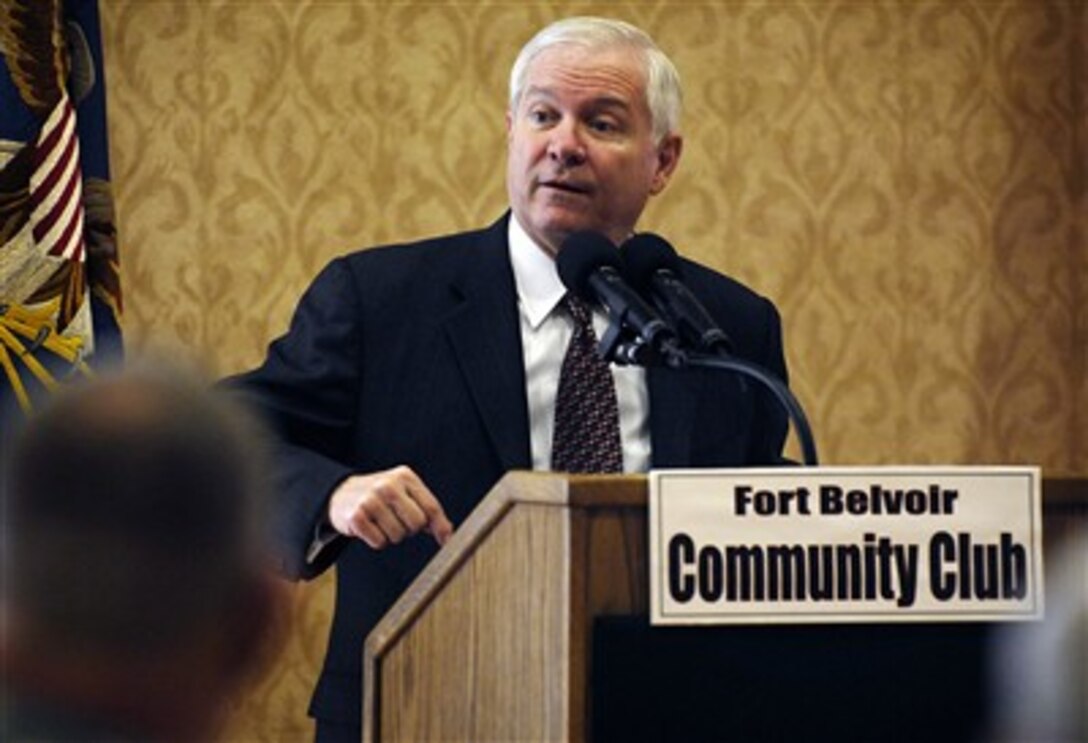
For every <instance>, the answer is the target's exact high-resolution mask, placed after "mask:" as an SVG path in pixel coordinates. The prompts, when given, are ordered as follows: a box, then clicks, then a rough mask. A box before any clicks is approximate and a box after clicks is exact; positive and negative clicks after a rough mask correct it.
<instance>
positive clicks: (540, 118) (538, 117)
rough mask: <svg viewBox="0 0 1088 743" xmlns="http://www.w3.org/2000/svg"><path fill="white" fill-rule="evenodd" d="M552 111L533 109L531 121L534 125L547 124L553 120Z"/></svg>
mask: <svg viewBox="0 0 1088 743" xmlns="http://www.w3.org/2000/svg"><path fill="white" fill-rule="evenodd" d="M552 118H553V117H552V114H551V112H550V111H547V110H544V109H539V108H538V109H532V110H530V111H529V121H530V122H531V123H533V124H547V123H548V122H549V121H551V120H552Z"/></svg>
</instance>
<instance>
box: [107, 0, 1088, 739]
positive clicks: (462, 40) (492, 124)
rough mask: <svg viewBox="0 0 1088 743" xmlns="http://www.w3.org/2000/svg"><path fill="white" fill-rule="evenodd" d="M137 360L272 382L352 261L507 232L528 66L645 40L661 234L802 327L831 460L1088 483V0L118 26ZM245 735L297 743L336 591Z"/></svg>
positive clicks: (614, 7)
mask: <svg viewBox="0 0 1088 743" xmlns="http://www.w3.org/2000/svg"><path fill="white" fill-rule="evenodd" d="M101 11H102V16H103V25H104V34H105V48H106V62H107V79H108V85H109V89H108V92H109V105H110V136H111V138H112V139H111V153H112V164H113V169H114V173H113V178H114V184H115V188H116V197H117V202H118V204H117V205H118V221H119V229H120V239H121V251H122V271H123V282H124V289H125V292H126V315H125V317H124V329H125V333H126V341H127V344H128V346H129V348H130V349H131V350H132V352H135V353H156V354H163V353H167V354H171V355H175V356H177V357H179V358H183V359H186V360H187V361H191V362H193V363H197V364H199V365H201V366H203V367H204V368H205V369H206V370H207V371H208V372H209V373H210V374H216V375H218V374H225V373H228V372H233V371H236V370H240V369H243V368H246V367H249V366H252V365H253V364H255V363H257V362H258V361H259V360H260V358H261V357H262V354H263V350H264V347H265V345H266V344H267V342H268V341H269V340H270V339H271V338H273V337H274V336H275V335H277V334H279V333H280V332H282V330H283V329H284V328H285V327H286V323H287V320H288V318H289V315H290V312H291V310H292V308H293V306H294V303H295V302H296V301H297V299H298V296H299V294H300V292H301V291H302V289H303V288H304V287H305V286H306V284H307V283H308V281H309V280H310V279H311V278H312V277H313V275H314V274H315V273H316V272H317V271H318V270H319V269H320V267H321V266H322V265H324V263H325V262H326V261H327V260H328V259H329V258H330V257H332V256H334V255H337V254H340V253H343V252H345V251H348V250H351V249H355V248H359V247H365V246H369V245H374V244H377V243H382V242H388V241H400V240H407V239H411V238H415V237H419V236H423V235H428V234H433V233H439V232H448V231H453V230H460V229H466V228H470V227H474V226H479V225H482V224H485V223H488V222H490V221H492V220H493V219H494V218H496V217H497V216H498V215H499V214H500V213H501V212H502V210H503V209H504V206H505V190H504V186H503V180H502V178H503V162H504V157H505V155H504V147H505V142H504V135H503V112H504V102H505V94H506V76H507V73H508V69H509V66H510V63H511V62H512V61H513V58H514V56H515V54H516V52H517V49H518V48H519V47H520V45H521V44H522V43H524V41H525V40H527V38H528V37H529V36H530V35H531V33H532V32H533V31H534V30H535V29H536V28H538V27H539V26H541V25H543V24H544V23H546V22H547V21H549V20H551V19H553V18H556V17H560V16H564V15H572V14H579V13H596V14H611V15H616V16H618V17H622V18H625V19H627V20H630V21H632V22H634V23H636V24H638V25H640V26H642V27H643V28H645V29H647V30H648V31H649V32H650V33H651V34H652V35H653V36H654V37H655V38H656V39H657V40H658V42H659V43H660V44H661V45H662V46H663V47H664V48H665V49H666V51H668V52H669V53H670V54H671V56H672V57H673V59H674V60H675V61H676V63H677V65H678V67H679V69H680V72H681V75H682V76H683V78H684V81H685V93H686V106H685V119H684V124H683V131H684V134H685V137H686V142H685V151H684V156H683V158H682V161H681V165H680V170H679V172H678V174H677V177H676V178H675V180H674V182H673V184H672V185H671V186H670V188H669V190H668V191H666V192H665V194H663V195H662V196H660V197H658V198H657V199H656V200H655V201H654V202H653V203H652V204H651V207H650V209H649V211H648V213H647V215H646V217H645V219H644V222H643V226H644V227H645V228H647V229H653V230H655V231H659V232H661V233H663V234H665V235H666V236H668V237H669V238H670V239H671V240H672V241H673V242H674V244H676V245H677V246H679V248H680V249H681V250H682V251H683V252H685V253H687V254H689V255H690V256H692V257H694V258H696V259H699V260H702V261H703V262H705V263H708V264H710V265H712V266H715V267H717V268H719V269H721V270H723V271H725V272H727V273H730V274H733V275H735V276H737V277H738V278H740V279H742V280H743V281H745V282H747V283H748V284H750V285H751V286H753V287H754V288H756V289H757V290H759V291H761V292H762V293H764V294H766V295H768V296H769V297H771V298H772V299H773V300H774V301H775V302H776V303H777V304H778V306H779V308H780V310H781V311H782V315H783V319H784V322H785V331H786V335H785V340H786V345H787V353H788V358H789V362H790V367H791V373H792V376H793V386H794V389H795V391H796V392H797V394H798V396H799V398H800V399H801V401H802V403H803V404H804V405H805V407H806V409H807V411H808V414H809V417H810V419H811V420H812V422H813V425H814V428H815V431H816V435H817V440H818V443H819V445H820V449H821V458H822V460H823V461H824V462H825V463H829V464H849V463H954V464H966V463H990V462H1009V463H1038V464H1041V465H1042V466H1043V467H1044V468H1045V470H1046V472H1047V474H1051V475H1074V474H1076V475H1081V476H1083V475H1088V436H1086V434H1085V428H1086V427H1088V411H1086V407H1088V405H1086V400H1088V360H1086V348H1088V309H1086V308H1088V246H1086V234H1088V198H1086V195H1085V194H1086V170H1088V168H1086V165H1088V144H1086V143H1088V118H1086V107H1085V101H1086V95H1085V94H1086V88H1088V84H1086V75H1085V72H1086V71H1088V60H1086V43H1088V12H1086V4H1085V2H1083V0H1006V1H1003V2H989V1H985V0H975V1H974V2H971V1H969V0H963V1H959V0H957V1H955V2H953V1H952V0H842V1H838V2H836V1H834V0H793V1H786V0H781V1H777V0H766V1H764V2H758V1H756V0H753V1H751V2H740V1H734V0H719V1H718V2H711V1H705V2H698V1H695V0H683V1H681V0H675V1H674V2H666V1H664V0H659V1H658V2H625V3H603V2H597V3H585V2H550V3H544V2H522V1H521V0H508V1H507V2H468V1H467V0H460V1H458V0H449V1H447V2H440V1H438V0H430V1H426V2H425V1H411V0H399V1H398V0H386V1H383V2H379V1H377V0H370V1H369V2H367V1H366V0H154V1H149V0H101ZM296 595H297V605H296V612H295V620H294V623H295V630H294V632H293V633H292V639H291V645H290V646H289V647H288V649H287V651H286V653H285V655H284V657H283V659H282V660H281V662H280V664H279V665H278V666H277V667H276V668H275V669H273V672H272V673H271V674H270V675H269V677H268V678H266V679H265V680H264V681H263V682H262V684H261V685H260V686H259V687H258V688H257V689H256V690H255V692H254V693H252V694H250V695H247V696H246V697H245V698H244V699H242V700H240V701H239V702H238V706H239V711H238V715H237V718H236V721H235V724H234V726H233V729H232V730H233V732H232V737H236V738H238V739H259V740H285V741H286V740H298V739H300V738H302V737H305V733H304V732H302V731H305V730H308V723H307V721H306V719H305V717H304V709H305V705H306V701H307V697H308V694H309V690H310V685H311V683H312V681H313V678H314V674H315V673H316V667H317V664H318V663H319V661H320V656H321V653H322V652H323V646H324V636H323V635H324V631H325V626H326V624H327V622H328V614H329V611H330V609H329V601H330V596H331V585H330V583H329V582H328V580H327V579H326V580H322V581H319V582H318V583H317V584H315V585H312V586H306V587H300V588H298V589H297V590H296Z"/></svg>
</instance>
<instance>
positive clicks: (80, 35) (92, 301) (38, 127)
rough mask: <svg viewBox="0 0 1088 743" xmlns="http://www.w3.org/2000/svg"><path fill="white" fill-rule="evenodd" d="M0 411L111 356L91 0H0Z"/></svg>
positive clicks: (116, 330) (109, 211)
mask: <svg viewBox="0 0 1088 743" xmlns="http://www.w3.org/2000/svg"><path fill="white" fill-rule="evenodd" d="M0 63H2V64H0V420H3V419H4V418H7V417H8V416H12V415H14V416H19V417H21V416H25V415H26V414H29V413H30V411H31V410H32V409H33V407H34V405H35V400H37V399H38V398H39V397H40V396H41V395H42V394H43V393H47V392H49V391H51V390H55V389H56V388H57V387H58V386H60V385H63V384H64V383H65V382H66V381H67V380H70V379H72V378H74V377H79V376H84V375H89V374H91V373H92V372H91V367H92V365H97V364H101V363H103V362H105V361H110V360H116V359H119V357H120V353H121V333H120V326H119V324H118V320H119V317H120V312H121V291H120V280H119V275H118V258H117V241H116V230H115V226H114V215H113V199H112V195H111V192H110V187H109V163H108V153H107V141H106V108H105V102H106V101H105V89H104V86H103V68H102V47H101V33H100V29H99V19H98V4H97V0H0Z"/></svg>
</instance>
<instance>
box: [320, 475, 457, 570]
mask: <svg viewBox="0 0 1088 743" xmlns="http://www.w3.org/2000/svg"><path fill="white" fill-rule="evenodd" d="M328 517H329V523H330V524H331V525H332V527H333V528H334V529H335V530H336V531H337V532H338V533H340V534H342V535H344V536H346V537H351V538H354V539H361V540H363V541H364V542H366V543H367V544H368V545H369V546H370V547H372V548H374V549H378V550H380V549H384V548H385V547H388V546H389V545H391V544H399V543H400V542H401V541H403V540H404V539H405V538H406V537H410V536H413V535H415V534H418V533H419V532H421V531H426V532H427V533H428V534H430V535H431V536H433V537H434V539H435V541H436V542H438V544H439V545H444V544H445V543H446V542H447V541H449V538H450V536H451V535H452V534H453V524H452V523H450V520H449V519H448V518H447V517H446V512H445V511H444V510H443V509H442V504H441V503H439V502H438V499H437V498H436V497H435V496H434V493H432V492H431V490H430V488H428V487H427V486H426V485H425V484H424V482H423V480H422V479H420V477H419V476H418V475H417V474H416V473H415V472H414V471H412V468H410V467H407V466H404V465H401V466H399V467H394V468H392V469H388V470H383V471H381V472H373V473H370V474H365V475H352V476H351V477H349V478H348V479H346V480H344V481H343V482H342V483H340V485H339V486H337V488H336V490H334V491H333V493H332V496H331V497H330V498H329V512H328Z"/></svg>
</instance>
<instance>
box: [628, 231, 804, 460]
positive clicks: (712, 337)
mask: <svg viewBox="0 0 1088 743" xmlns="http://www.w3.org/2000/svg"><path fill="white" fill-rule="evenodd" d="M620 252H621V253H622V256H623V262H624V269H625V275H626V276H627V278H628V279H629V280H630V281H631V283H632V284H633V285H634V286H635V288H637V289H639V290H640V291H641V292H642V293H643V294H645V295H648V296H650V297H651V298H652V300H653V302H654V304H655V305H656V306H657V308H658V309H659V310H660V311H661V314H662V315H664V316H665V318H666V319H668V320H670V321H671V322H672V323H673V324H674V325H675V326H676V327H677V328H679V330H680V333H681V334H682V335H683V337H684V340H685V341H687V342H688V343H689V344H691V345H692V346H693V347H694V348H695V349H697V351H696V352H694V353H689V354H686V355H682V356H681V358H682V359H683V362H682V364H679V365H681V366H689V367H694V368H704V369H718V370H721V371H728V372H733V373H736V374H739V375H740V380H741V384H742V385H743V384H744V380H745V379H755V380H756V381H758V382H759V383H760V384H762V385H763V386H764V387H766V388H767V389H768V390H769V391H770V392H771V394H773V395H774V397H775V399H776V400H778V403H779V404H780V405H781V406H782V407H783V409H784V410H785V411H786V415H787V416H788V417H789V419H790V420H791V421H792V422H793V425H794V428H795V429H796V431H797V438H798V440H799V441H800V444H801V451H802V453H803V455H804V460H805V464H808V465H812V466H815V465H817V464H819V458H818V456H817V454H816V442H815V440H814V439H813V437H812V427H811V426H809V423H808V418H807V417H806V416H805V411H804V409H803V408H802V407H801V403H799V402H798V401H797V398H795V397H794V396H793V393H792V392H790V389H789V387H788V386H787V385H786V383H785V382H783V381H782V380H781V379H779V378H778V377H777V376H776V375H775V374H774V373H773V372H771V371H770V370H769V369H765V368H763V367H762V366H760V365H759V364H756V363H754V362H752V361H748V360H747V359H743V358H740V357H739V356H734V355H733V353H732V352H733V343H732V341H731V340H730V338H729V336H728V335H726V333H725V331H724V330H722V329H721V328H720V327H718V325H717V324H716V323H715V322H714V320H713V319H712V318H711V317H710V313H708V312H707V311H706V308H705V307H703V305H702V303H701V302H699V300H698V299H696V297H695V295H694V294H693V293H692V292H691V290H690V289H688V287H687V286H686V285H685V284H684V282H683V280H682V279H681V277H680V276H681V273H682V271H681V264H680V259H679V257H678V256H677V255H676V250H675V249H674V248H673V247H672V246H671V245H669V243H668V242H667V241H666V240H665V239H664V238H662V237H659V236H658V235H654V234H652V233H649V232H647V233H642V234H639V235H635V236H634V237H632V238H631V239H629V240H628V241H627V242H625V243H624V244H623V247H622V248H621V249H620ZM699 351H701V352H699Z"/></svg>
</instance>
